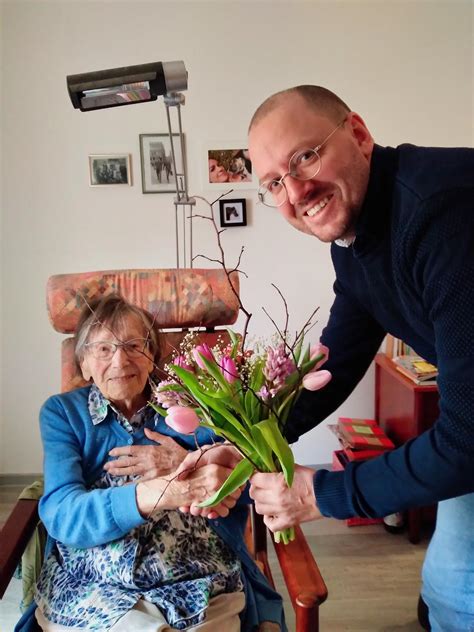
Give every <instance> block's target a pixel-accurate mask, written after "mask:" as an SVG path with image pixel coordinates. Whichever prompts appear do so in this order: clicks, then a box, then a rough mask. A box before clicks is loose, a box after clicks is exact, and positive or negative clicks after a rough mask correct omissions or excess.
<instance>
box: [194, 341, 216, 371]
mask: <svg viewBox="0 0 474 632" xmlns="http://www.w3.org/2000/svg"><path fill="white" fill-rule="evenodd" d="M201 356H203V357H204V358H206V360H209V361H210V362H214V356H213V354H212V351H211V348H210V347H209V345H207V344H206V343H204V344H202V345H197V346H196V347H194V349H193V357H194V360H195V361H196V364H197V365H198V367H199V368H201V369H205V368H206V366H205V364H204V362H203V361H202V357H201Z"/></svg>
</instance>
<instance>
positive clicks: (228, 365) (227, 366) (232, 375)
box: [219, 356, 239, 384]
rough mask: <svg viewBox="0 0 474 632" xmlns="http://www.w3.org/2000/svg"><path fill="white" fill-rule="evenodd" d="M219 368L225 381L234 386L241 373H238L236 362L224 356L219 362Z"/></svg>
mask: <svg viewBox="0 0 474 632" xmlns="http://www.w3.org/2000/svg"><path fill="white" fill-rule="evenodd" d="M219 367H220V369H221V371H222V375H223V376H224V377H225V379H226V380H227V381H228V382H229V384H232V383H233V382H235V380H237V379H238V377H239V372H238V371H237V367H236V366H235V362H234V361H233V360H232V358H229V357H227V356H224V357H223V358H222V359H221V361H220V362H219Z"/></svg>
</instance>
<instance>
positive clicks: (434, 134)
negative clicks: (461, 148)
mask: <svg viewBox="0 0 474 632" xmlns="http://www.w3.org/2000/svg"><path fill="white" fill-rule="evenodd" d="M1 34H2V51H1V54H2V58H3V76H2V101H3V106H2V110H1V117H2V118H1V133H2V136H3V143H2V156H1V159H2V160H3V191H2V231H1V233H0V235H1V239H2V290H3V294H2V297H1V305H2V306H3V313H2V319H1V322H2V326H3V329H2V367H3V379H2V399H1V416H0V441H1V448H0V473H29V472H38V471H40V470H41V447H40V439H39V433H38V423H37V416H38V409H39V407H40V405H41V403H42V402H43V401H44V400H45V398H46V397H47V396H48V395H49V394H51V393H53V392H57V390H58V387H59V352H58V349H59V343H58V340H59V337H60V335H59V334H56V333H55V332H54V331H53V330H52V329H51V327H50V325H49V323H48V319H47V315H46V311H45V299H44V289H45V284H46V280H47V278H48V277H49V276H50V275H51V274H55V273H61V272H76V271H83V270H84V271H85V270H95V269H107V268H127V267H173V266H174V265H175V258H174V237H173V223H172V210H173V209H172V196H171V195H143V194H142V192H141V184H140V156H139V147H138V135H139V134H140V133H146V132H164V131H165V116H164V107H163V106H162V104H161V103H160V104H158V105H157V104H150V105H139V106H136V107H130V108H118V109H115V110H103V111H98V112H95V113H91V114H82V113H79V112H78V111H75V110H73V108H72V106H71V104H70V102H69V99H68V95H67V91H66V80H65V78H66V75H68V74H74V73H78V72H85V71H90V70H99V69H102V68H110V67H116V66H121V65H132V64H138V63H144V62H149V61H158V60H160V61H161V60H163V61H167V60H174V59H183V60H184V61H185V63H186V66H187V69H188V71H189V90H188V92H187V93H186V105H185V107H184V109H183V122H184V128H185V132H186V140H187V150H188V166H189V175H190V190H191V192H193V193H199V194H205V195H209V192H208V191H205V190H203V186H202V179H201V169H200V159H201V147H202V145H203V143H205V142H206V140H207V139H214V140H215V139H219V140H222V141H225V140H233V139H244V138H245V133H246V127H247V124H248V121H249V118H250V116H251V114H252V112H253V111H254V109H255V108H256V106H257V105H258V104H259V103H260V102H261V101H262V100H263V99H264V98H265V97H266V96H268V95H269V94H271V93H272V92H274V91H276V90H279V89H282V88H285V87H288V86H290V85H296V84H298V83H317V84H321V85H325V86H327V87H329V88H331V89H333V90H334V91H336V92H338V93H339V94H340V95H341V96H342V98H343V99H344V100H345V101H347V102H348V103H349V104H350V106H351V107H352V108H353V109H354V110H356V111H358V112H360V113H361V114H362V116H363V117H364V119H365V120H366V123H367V124H368V126H369V128H370V129H371V130H372V132H373V134H374V136H375V138H376V140H377V142H379V143H381V144H398V143H400V142H407V141H408V142H414V143H419V144H431V145H471V144H472V141H473V130H472V113H473V110H472V105H473V104H472V98H473V94H472V90H473V77H472V3H471V2H469V1H465V2H464V1H456V0H454V1H453V0H446V1H445V2H424V1H419V2H414V1H413V2H388V1H383V2H355V1H353V2H319V1H317V0H314V1H313V2H299V1H297V0H293V1H291V0H288V1H286V2H276V1H273V2H265V1H260V2H258V1H253V2H245V1H240V2H238V1H236V0H234V1H232V2H227V1H226V0H221V1H220V2H200V1H198V0H197V1H192V2H178V1H176V0H175V1H174V2H160V1H154V2H140V1H138V0H137V1H133V0H129V1H126V2H118V1H113V2H105V1H104V2H94V1H89V2H85V1H77V2H75V1H74V0H71V1H68V0H64V1H63V2H42V1H41V0H35V1H33V2H23V1H21V0H19V1H14V2H8V1H7V2H4V3H3V4H2V23H1ZM116 152H126V153H130V154H132V164H133V174H134V186H132V187H130V188H119V189H114V190H110V189H103V188H90V187H89V186H88V175H87V156H88V154H92V153H116ZM238 193H239V197H240V193H244V194H245V197H246V198H247V200H248V201H249V206H250V209H249V212H250V213H249V214H250V217H249V226H248V227H246V228H234V229H232V230H230V231H228V232H227V235H226V245H227V251H228V254H229V256H231V255H235V254H236V253H237V252H238V250H239V248H240V246H241V245H242V244H243V245H245V248H246V252H245V259H244V263H243V266H242V267H243V268H244V269H245V270H246V271H247V272H248V273H249V279H248V281H243V282H242V294H243V296H244V297H245V301H246V304H247V306H248V307H249V308H250V309H251V310H252V311H253V312H254V318H253V327H252V329H253V332H254V333H255V334H257V335H265V334H267V332H268V330H269V323H268V321H267V319H266V317H265V316H264V315H263V314H262V312H261V310H260V307H261V306H262V305H265V306H266V307H267V308H268V309H269V310H270V311H271V313H272V314H273V315H274V316H275V317H278V316H279V315H280V314H282V310H281V305H280V302H279V300H278V298H277V297H276V295H275V293H274V291H273V290H272V289H271V288H270V282H275V283H277V284H278V286H279V287H280V289H281V290H282V291H283V292H284V294H285V295H286V297H287V299H288V303H289V305H290V307H291V313H292V317H293V324H294V325H293V326H294V327H295V328H296V327H297V326H298V325H300V324H301V323H302V322H303V321H304V320H305V319H306V317H307V315H308V313H309V312H310V311H311V310H312V309H313V307H314V306H316V305H319V306H320V311H319V323H318V325H317V327H316V328H315V329H314V330H313V335H314V338H315V339H316V338H317V337H318V335H319V333H320V331H321V329H322V327H323V325H324V323H325V321H326V319H327V316H328V310H329V307H330V304H331V301H332V290H331V286H332V281H333V272H332V269H331V263H330V259H329V249H328V247H327V246H325V245H323V244H320V243H319V242H318V241H317V240H316V239H314V238H310V237H307V236H304V235H300V234H298V233H296V231H293V230H292V229H291V228H290V227H288V226H287V225H285V224H284V222H283V221H282V220H281V219H280V218H279V216H278V215H277V214H276V213H275V212H272V211H271V210H270V209H267V210H265V209H264V210H258V212H257V211H256V210H255V207H254V205H253V202H252V201H251V200H252V192H251V191H248V192H242V191H239V192H238ZM211 195H212V194H211ZM195 236H196V250H198V251H199V252H202V253H206V254H211V255H212V254H213V252H214V250H213V249H214V247H215V246H214V241H213V238H212V235H211V233H210V231H209V229H208V227H207V225H204V223H203V222H202V223H201V225H198V226H196V230H195ZM372 383H373V375H372V372H370V373H369V375H368V376H366V378H365V379H364V381H363V383H362V384H361V385H360V386H359V388H358V389H357V391H356V392H355V393H354V395H353V396H352V397H351V399H350V400H349V401H348V402H347V403H346V404H345V405H344V406H343V408H342V409H341V410H340V411H339V414H341V413H344V414H346V415H353V416H358V415H361V416H362V415H367V416H370V415H372V414H373V386H372ZM337 414H338V413H336V415H334V416H333V418H332V421H334V419H335V418H336V417H337ZM334 447H335V441H334V440H333V439H332V437H331V435H330V433H329V431H328V430H327V429H325V428H318V429H316V430H314V431H312V432H311V433H310V434H308V435H306V437H305V438H304V439H303V440H301V441H300V442H299V444H298V445H297V448H296V455H297V459H298V460H299V461H300V462H303V463H324V462H328V461H329V460H330V453H331V450H332V449H333V448H334Z"/></svg>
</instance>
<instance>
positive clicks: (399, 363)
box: [392, 355, 438, 385]
mask: <svg viewBox="0 0 474 632" xmlns="http://www.w3.org/2000/svg"><path fill="white" fill-rule="evenodd" d="M392 361H393V363H394V364H395V368H396V369H397V371H400V373H402V374H403V375H405V376H406V377H408V378H410V380H412V381H413V382H415V384H425V385H428V384H436V378H437V376H438V369H437V368H436V367H435V366H434V364H431V363H430V362H427V361H426V360H424V359H423V358H422V357H421V356H419V355H399V356H396V357H394V358H393V359H392Z"/></svg>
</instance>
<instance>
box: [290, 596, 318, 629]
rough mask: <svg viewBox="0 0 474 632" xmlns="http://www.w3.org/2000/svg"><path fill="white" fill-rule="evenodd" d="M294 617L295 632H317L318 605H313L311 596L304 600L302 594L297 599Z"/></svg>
mask: <svg viewBox="0 0 474 632" xmlns="http://www.w3.org/2000/svg"><path fill="white" fill-rule="evenodd" d="M305 601H306V603H305ZM308 601H309V603H308ZM295 615H296V632H319V604H316V605H315V604H314V598H313V596H312V595H311V596H310V598H309V600H305V596H304V594H302V595H300V596H299V597H298V599H297V603H296V607H295Z"/></svg>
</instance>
